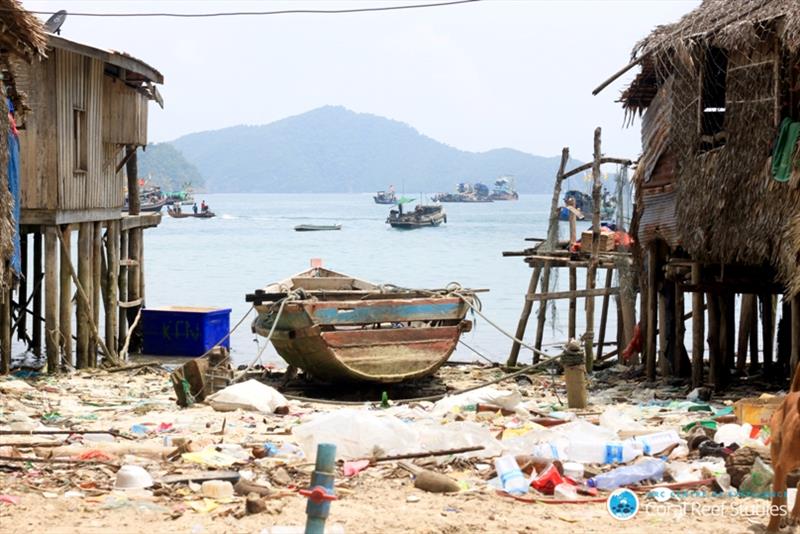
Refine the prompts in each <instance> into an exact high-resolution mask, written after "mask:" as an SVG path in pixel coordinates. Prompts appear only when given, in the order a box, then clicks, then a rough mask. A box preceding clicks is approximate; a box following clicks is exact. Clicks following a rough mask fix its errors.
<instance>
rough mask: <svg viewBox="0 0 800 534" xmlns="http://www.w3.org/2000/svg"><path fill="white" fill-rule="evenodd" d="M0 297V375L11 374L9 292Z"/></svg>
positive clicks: (4, 291) (5, 291)
mask: <svg viewBox="0 0 800 534" xmlns="http://www.w3.org/2000/svg"><path fill="white" fill-rule="evenodd" d="M1 293H2V295H0V353H1V354H0V356H2V357H0V374H4V375H6V374H8V373H9V372H11V291H7V290H3V291H2V292H1Z"/></svg>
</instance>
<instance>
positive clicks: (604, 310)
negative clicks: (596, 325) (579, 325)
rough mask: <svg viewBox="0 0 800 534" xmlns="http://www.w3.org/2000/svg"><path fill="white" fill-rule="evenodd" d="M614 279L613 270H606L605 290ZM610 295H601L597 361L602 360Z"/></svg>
mask: <svg viewBox="0 0 800 534" xmlns="http://www.w3.org/2000/svg"><path fill="white" fill-rule="evenodd" d="M613 279H614V269H611V268H610V267H609V268H608V269H606V285H605V288H606V289H610V288H611V282H612V281H613ZM609 298H610V295H609V294H608V293H606V294H605V295H603V305H602V306H601V308H600V334H599V337H600V339H598V340H597V359H598V360H602V359H603V344H604V342H605V339H606V324H607V323H608V299H609Z"/></svg>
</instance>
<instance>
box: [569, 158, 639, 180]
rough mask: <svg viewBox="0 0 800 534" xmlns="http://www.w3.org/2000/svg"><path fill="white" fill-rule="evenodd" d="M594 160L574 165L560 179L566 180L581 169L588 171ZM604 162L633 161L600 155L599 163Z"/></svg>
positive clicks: (618, 163)
mask: <svg viewBox="0 0 800 534" xmlns="http://www.w3.org/2000/svg"><path fill="white" fill-rule="evenodd" d="M595 161H596V160H594V161H592V163H584V164H583V165H580V166H578V167H575V168H574V169H572V170H571V171H568V172H565V173H564V174H563V175H562V177H561V179H562V180H566V179H567V178H570V177H572V176H575V175H576V174H578V173H581V172H583V171H588V170H589V169H592V168H594V165H595ZM605 163H616V164H617V165H631V164H632V163H633V162H632V161H631V160H629V159H624V158H602V157H601V158H600V164H605Z"/></svg>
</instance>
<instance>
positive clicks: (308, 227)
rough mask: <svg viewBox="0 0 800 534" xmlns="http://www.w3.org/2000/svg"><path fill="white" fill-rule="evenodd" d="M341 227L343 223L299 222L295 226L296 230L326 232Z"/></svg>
mask: <svg viewBox="0 0 800 534" xmlns="http://www.w3.org/2000/svg"><path fill="white" fill-rule="evenodd" d="M341 229H342V225H341V224H298V225H297V226H295V227H294V230H295V232H325V231H330V230H341Z"/></svg>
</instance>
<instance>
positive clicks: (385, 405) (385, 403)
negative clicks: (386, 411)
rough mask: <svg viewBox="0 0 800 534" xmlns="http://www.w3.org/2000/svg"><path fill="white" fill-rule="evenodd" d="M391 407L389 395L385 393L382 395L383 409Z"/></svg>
mask: <svg viewBox="0 0 800 534" xmlns="http://www.w3.org/2000/svg"><path fill="white" fill-rule="evenodd" d="M388 407H389V394H388V393H386V392H385V391H384V392H383V393H381V408H388Z"/></svg>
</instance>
